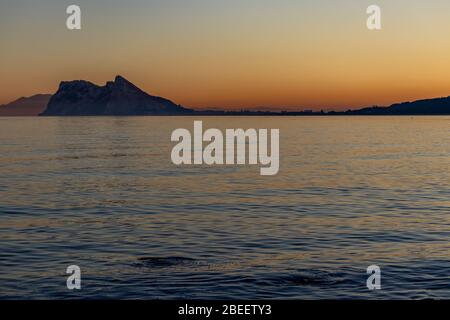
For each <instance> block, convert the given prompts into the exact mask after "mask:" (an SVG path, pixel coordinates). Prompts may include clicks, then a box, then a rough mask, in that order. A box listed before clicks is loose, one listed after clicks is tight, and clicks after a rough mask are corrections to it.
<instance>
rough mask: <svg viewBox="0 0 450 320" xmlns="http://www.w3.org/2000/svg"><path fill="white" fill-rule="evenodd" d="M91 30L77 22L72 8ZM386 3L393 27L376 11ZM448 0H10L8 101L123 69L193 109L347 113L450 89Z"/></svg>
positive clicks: (0, 79) (1, 23) (0, 36)
mask: <svg viewBox="0 0 450 320" xmlns="http://www.w3.org/2000/svg"><path fill="white" fill-rule="evenodd" d="M71 4H77V5H79V6H80V7H81V10H82V30H80V31H70V30H68V29H67V28H66V19H67V14H66V8H67V6H69V5H71ZM371 4H377V5H379V6H380V7H381V9H382V30H380V31H369V30H368V29H367V27H366V20H367V17H368V15H367V14H366V8H367V7H368V6H369V5H371ZM449 31H450V1H448V0H429V1H425V0H389V1H388V0H370V1H366V0H339V1H336V0H308V1H306V0H220V1H219V0H128V1H122V0H120V1H119V0H27V1H25V0H15V1H9V0H0V43H1V45H0V104H2V103H7V102H9V101H12V100H15V99H16V98H18V97H21V96H30V95H33V94H37V93H54V92H56V90H57V88H58V85H59V82H60V81H68V80H76V79H84V80H89V81H92V82H94V83H96V84H99V85H103V84H104V83H106V81H108V80H111V79H114V77H115V76H116V75H118V74H120V75H122V76H124V77H125V78H127V79H128V80H130V81H131V82H133V83H135V84H136V85H137V86H139V87H140V88H141V89H143V90H145V91H146V92H148V93H150V94H153V95H158V96H163V97H166V98H169V99H171V100H173V101H174V102H176V103H179V104H182V105H184V106H186V107H193V108H214V107H217V108H227V109H233V108H238V109H241V108H254V107H264V108H273V109H277V108H278V109H283V110H288V109H289V110H291V109H300V110H303V109H314V110H320V109H324V110H331V109H335V110H342V109H348V108H357V107H363V106H370V105H389V104H391V103H394V102H399V101H410V100H415V99H420V98H431V97H441V96H449V95H450V40H449Z"/></svg>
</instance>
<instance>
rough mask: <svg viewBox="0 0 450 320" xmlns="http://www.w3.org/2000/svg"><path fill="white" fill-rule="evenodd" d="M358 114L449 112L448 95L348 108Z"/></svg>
mask: <svg viewBox="0 0 450 320" xmlns="http://www.w3.org/2000/svg"><path fill="white" fill-rule="evenodd" d="M346 114H358V115H444V114H450V97H447V98H436V99H426V100H418V101H414V102H403V103H396V104H393V105H391V106H390V107H370V108H364V109H359V110H349V111H347V112H346Z"/></svg>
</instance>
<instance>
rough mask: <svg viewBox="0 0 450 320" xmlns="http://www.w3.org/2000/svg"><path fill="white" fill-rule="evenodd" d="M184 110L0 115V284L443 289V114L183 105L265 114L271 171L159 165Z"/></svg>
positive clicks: (25, 293)
mask: <svg viewBox="0 0 450 320" xmlns="http://www.w3.org/2000/svg"><path fill="white" fill-rule="evenodd" d="M194 120H197V119H194V118H191V117H162V118H160V117H141V118H132V117H131V118H114V117H111V118H95V117H94V118H0V261H1V265H0V298H30V299H31V298H73V297H77V298H79V297H82V298H147V299H148V298H169V299H172V298H189V299H192V298H225V299H227V298H253V299H256V298H306V299H311V298H374V299H376V298H450V277H449V275H448V270H449V269H450V242H449V239H450V200H449V199H450V187H449V184H448V181H449V180H450V170H449V168H450V140H449V138H448V137H449V133H450V118H449V117H308V118H305V117H217V118H216V117H207V118H203V119H198V120H203V123H204V127H205V128H209V127H213V128H221V129H225V128H239V127H242V128H280V133H281V137H280V143H281V166H280V173H279V174H278V175H277V176H274V177H262V176H260V175H259V169H258V168H257V167H255V166H222V167H207V166H191V167H175V166H174V165H172V163H171V161H170V151H171V148H172V146H173V144H172V143H171V142H170V134H171V132H172V130H174V129H176V128H182V127H184V128H188V129H191V128H192V125H193V121H194ZM71 264H77V265H79V266H80V267H81V269H82V277H83V278H82V290H81V291H79V292H71V291H68V290H67V289H66V286H65V281H66V278H65V276H66V275H65V270H66V267H67V266H68V265H71ZM372 264H377V265H379V266H380V267H381V269H382V286H383V290H381V291H378V292H369V291H368V290H367V288H366V273H365V271H366V268H367V267H368V266H369V265H372Z"/></svg>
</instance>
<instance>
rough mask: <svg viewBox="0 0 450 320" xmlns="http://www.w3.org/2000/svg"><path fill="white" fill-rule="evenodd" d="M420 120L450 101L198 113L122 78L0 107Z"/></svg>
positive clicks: (5, 110)
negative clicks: (331, 109)
mask: <svg viewBox="0 0 450 320" xmlns="http://www.w3.org/2000/svg"><path fill="white" fill-rule="evenodd" d="M180 115H183V116H396V115H399V116H412V115H416V116H420V115H450V97H443V98H433V99H424V100H417V101H413V102H403V103H397V104H393V105H391V106H387V107H380V106H372V107H365V108H361V109H355V110H351V109H349V110H346V111H312V110H305V111H261V110H248V109H242V110H236V111H234V110H229V111H227V110H195V109H189V108H185V107H183V106H181V105H177V104H175V103H173V102H172V101H171V100H169V99H166V98H162V97H156V96H151V95H149V94H147V93H146V92H144V91H143V90H141V89H139V88H138V87H137V86H135V85H134V84H132V83H131V82H129V81H128V80H126V79H125V78H123V77H121V76H117V77H116V78H115V80H114V81H109V82H107V83H106V85H105V86H98V85H95V84H93V83H91V82H88V81H84V80H77V81H69V82H61V84H60V86H59V89H58V91H57V92H56V93H55V94H53V95H51V94H38V95H34V96H32V97H22V98H20V99H18V100H16V101H13V102H11V103H9V104H6V105H1V106H0V117H1V116H3V117H5V116H180Z"/></svg>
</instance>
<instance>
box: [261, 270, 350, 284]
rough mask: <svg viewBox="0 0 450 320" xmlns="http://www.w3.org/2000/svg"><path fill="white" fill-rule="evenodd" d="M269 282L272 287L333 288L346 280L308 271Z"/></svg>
mask: <svg viewBox="0 0 450 320" xmlns="http://www.w3.org/2000/svg"><path fill="white" fill-rule="evenodd" d="M267 281H268V282H269V283H270V284H272V285H281V286H284V285H298V286H332V285H335V284H338V283H341V282H343V281H344V279H342V278H340V277H337V276H335V275H332V274H329V273H327V272H324V271H308V272H299V273H294V274H286V275H280V276H277V277H270V278H269V279H267Z"/></svg>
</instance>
